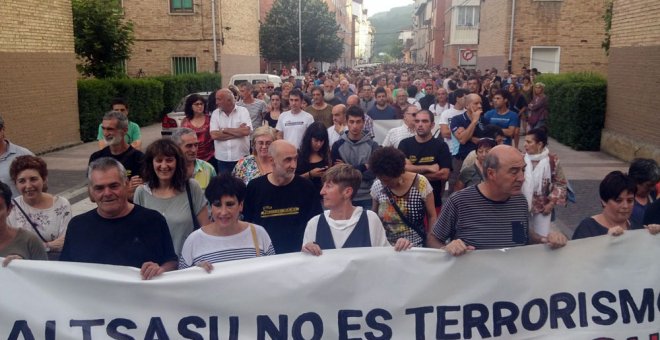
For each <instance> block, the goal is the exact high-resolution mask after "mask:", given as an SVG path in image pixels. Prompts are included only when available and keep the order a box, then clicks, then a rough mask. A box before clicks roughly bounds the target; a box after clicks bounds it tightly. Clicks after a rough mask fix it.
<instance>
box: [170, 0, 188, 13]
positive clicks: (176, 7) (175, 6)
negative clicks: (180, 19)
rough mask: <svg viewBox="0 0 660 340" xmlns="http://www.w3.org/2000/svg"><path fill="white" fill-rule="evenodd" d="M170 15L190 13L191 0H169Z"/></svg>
mask: <svg viewBox="0 0 660 340" xmlns="http://www.w3.org/2000/svg"><path fill="white" fill-rule="evenodd" d="M170 12H171V13H192V12H194V10H193V0H170Z"/></svg>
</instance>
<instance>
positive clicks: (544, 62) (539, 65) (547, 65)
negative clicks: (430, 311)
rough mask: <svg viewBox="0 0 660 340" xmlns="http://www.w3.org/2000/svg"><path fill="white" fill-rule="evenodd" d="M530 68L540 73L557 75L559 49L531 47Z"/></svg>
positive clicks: (554, 47) (553, 47)
mask: <svg viewBox="0 0 660 340" xmlns="http://www.w3.org/2000/svg"><path fill="white" fill-rule="evenodd" d="M530 54H531V58H530V65H529V66H530V68H536V69H538V70H539V71H540V72H541V73H559V59H560V58H559V57H560V55H561V49H560V48H559V47H557V46H532V48H531V51H530Z"/></svg>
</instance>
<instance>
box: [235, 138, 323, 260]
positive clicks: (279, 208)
mask: <svg viewBox="0 0 660 340" xmlns="http://www.w3.org/2000/svg"><path fill="white" fill-rule="evenodd" d="M268 151H269V153H270V156H271V157H272V162H273V171H272V172H271V173H269V174H268V175H264V176H261V177H258V178H255V179H253V180H251V181H250V182H249V183H248V186H247V194H246V197H245V202H244V204H243V217H244V219H245V220H246V221H248V222H252V223H255V224H258V225H260V226H263V227H264V229H266V231H267V232H268V236H270V239H271V241H272V242H273V247H275V253H277V254H285V253H293V252H298V251H300V248H301V247H302V241H303V234H304V233H305V227H306V226H307V221H309V220H310V219H311V218H312V217H314V216H316V215H318V214H320V213H321V212H322V211H323V210H322V209H321V198H320V196H319V192H318V191H317V190H316V188H315V187H314V184H312V182H310V181H309V180H308V179H305V178H302V177H300V176H296V166H297V157H298V152H297V150H296V148H295V147H294V146H293V145H292V144H291V143H289V142H287V141H285V140H277V141H274V142H273V143H272V144H271V145H270V148H269V150H268Z"/></svg>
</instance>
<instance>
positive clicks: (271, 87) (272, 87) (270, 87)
mask: <svg viewBox="0 0 660 340" xmlns="http://www.w3.org/2000/svg"><path fill="white" fill-rule="evenodd" d="M266 88H269V89H274V88H275V86H267V87H266Z"/></svg>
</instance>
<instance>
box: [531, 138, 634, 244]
mask: <svg viewBox="0 0 660 340" xmlns="http://www.w3.org/2000/svg"><path fill="white" fill-rule="evenodd" d="M521 141H522V138H521ZM521 144H522V143H521ZM521 148H522V147H521ZM548 149H550V152H552V153H556V154H557V156H558V157H559V164H560V165H561V167H562V168H563V169H564V174H565V175H566V177H567V178H568V180H569V181H570V183H571V185H572V186H573V189H574V190H575V196H576V200H577V202H576V203H569V204H568V206H567V207H558V208H556V209H555V213H556V215H555V216H556V220H555V226H556V227H557V228H559V230H561V231H562V232H563V233H564V234H565V235H567V236H568V237H569V238H570V237H571V236H572V235H573V232H574V231H575V228H576V227H577V225H578V224H579V223H580V221H582V220H583V219H584V218H586V217H589V216H593V215H595V214H598V213H600V212H601V211H602V207H601V205H600V197H599V194H598V186H599V184H600V181H601V180H602V179H603V178H604V177H605V175H607V174H608V173H610V172H611V171H615V170H620V171H623V172H628V166H629V164H628V163H627V162H624V161H622V160H620V159H618V158H616V157H613V156H610V155H608V154H605V153H603V152H599V151H575V150H573V149H571V148H570V147H567V146H565V145H563V144H560V143H559V142H557V141H556V140H554V139H550V140H549V141H548Z"/></svg>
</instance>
